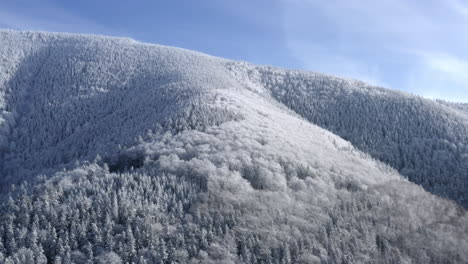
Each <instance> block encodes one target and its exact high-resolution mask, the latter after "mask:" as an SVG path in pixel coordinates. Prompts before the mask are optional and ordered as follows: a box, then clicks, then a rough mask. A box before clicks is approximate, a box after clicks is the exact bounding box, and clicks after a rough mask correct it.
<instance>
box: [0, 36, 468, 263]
mask: <svg viewBox="0 0 468 264" xmlns="http://www.w3.org/2000/svg"><path fill="white" fill-rule="evenodd" d="M0 66H1V67H0V117H1V119H0V127H1V128H0V139H1V163H0V165H1V167H0V169H1V170H0V171H1V175H2V177H1V179H0V182H1V184H2V186H3V189H4V190H3V196H4V197H5V199H3V200H4V202H2V205H1V209H0V210H1V212H2V213H1V214H0V215H1V216H0V219H1V220H0V221H1V225H0V263H2V262H5V263H93V262H94V263H126V262H128V263H131V262H133V263H466V259H468V253H467V251H466V249H467V248H468V236H467V234H468V216H467V214H466V211H465V209H463V208H462V207H460V206H458V205H457V204H456V203H454V202H452V201H449V200H446V199H442V198H440V197H438V196H435V195H432V194H430V193H428V192H426V191H425V190H424V189H423V188H421V187H420V186H418V185H417V184H414V183H411V182H409V181H408V180H406V179H405V178H404V177H402V176H401V175H400V174H399V173H398V171H397V170H395V169H393V168H392V167H391V166H394V167H395V168H397V169H401V168H399V167H397V166H395V164H394V163H392V162H393V161H394V159H395V156H394V154H393V153H392V152H390V153H389V154H388V157H389V159H388V160H385V158H382V157H381V156H379V155H378V153H379V151H381V150H382V149H380V146H379V147H375V145H369V148H366V146H367V145H365V144H364V145H360V144H359V141H356V139H355V138H354V137H353V135H355V133H353V132H347V133H348V134H344V133H345V132H342V130H344V129H349V128H353V129H361V130H359V131H360V132H366V133H369V131H372V132H373V131H374V130H365V129H363V128H361V127H360V126H357V127H356V124H355V123H356V121H354V119H353V120H350V121H352V122H350V125H343V126H342V127H341V126H339V124H341V123H340V122H344V121H346V118H347V117H353V116H352V115H351V114H352V113H356V112H350V113H349V114H350V116H344V114H340V113H341V112H340V111H341V109H342V108H341V107H342V105H346V102H347V101H346V100H347V99H346V97H344V98H341V97H343V96H342V92H347V93H355V94H354V96H355V97H353V98H354V99H352V100H350V101H353V102H354V100H359V98H360V95H363V94H366V93H371V94H373V93H381V94H382V95H381V97H374V96H366V97H364V96H362V97H364V98H362V99H361V100H363V101H362V102H360V103H361V105H364V100H367V101H369V102H368V104H369V105H372V107H377V106H378V105H381V103H380V101H377V100H378V99H379V100H383V101H385V100H388V101H391V102H397V101H399V100H400V99H401V98H404V99H405V100H407V101H405V102H403V103H402V104H404V105H409V104H410V101H418V102H420V103H415V104H414V106H413V107H414V108H415V109H419V110H415V113H421V112H424V111H425V109H426V108H424V109H420V108H421V105H423V106H424V105H429V106H431V107H432V108H431V109H433V108H434V107H433V104H436V103H434V102H431V101H428V100H425V99H421V98H415V97H411V96H408V95H403V94H398V93H396V92H391V91H389V90H384V89H379V88H373V87H367V86H365V85H363V84H361V83H356V82H351V81H347V80H341V79H338V78H331V77H327V76H325V75H320V74H315V73H296V72H291V71H283V70H277V69H272V68H268V67H257V66H253V65H249V64H245V63H239V62H232V61H228V60H224V59H220V58H215V57H211V56H208V55H204V54H201V53H197V52H192V51H188V50H182V49H177V48H172V47H164V46H158V45H151V44H144V43H139V42H136V41H133V40H130V39H122V38H110V37H103V36H87V35H74V34H56V33H37V32H16V31H0ZM272 75H275V76H280V79H281V78H282V79H283V80H284V82H282V81H279V82H278V83H276V82H275V83H273V82H270V79H274V78H272V77H271V76H272ZM314 76H315V77H317V78H319V79H321V80H323V81H322V82H318V83H311V84H310V85H309V84H307V81H308V80H310V78H312V80H314V79H313V78H314ZM296 80H297V82H301V83H306V84H305V86H304V87H305V88H304V89H301V91H304V92H303V94H301V96H298V97H294V98H298V99H299V98H302V99H306V100H309V99H311V101H310V103H307V101H305V100H304V101H301V103H291V100H290V99H284V98H283V97H282V96H280V94H283V93H285V94H288V93H291V94H292V95H294V96H296V95H297V94H295V93H293V92H295V91H296V88H294V87H291V88H290V87H288V86H287V85H284V83H289V82H295V81H296ZM335 83H344V84H345V85H342V86H339V88H338V87H337V88H336V89H333V88H332V87H336V86H335V85H334V84H335ZM321 87H322V88H323V89H326V90H325V91H324V94H323V96H322V97H320V98H321V99H323V102H324V104H325V106H323V108H320V109H318V110H320V112H321V113H329V115H330V117H329V116H327V115H322V117H320V116H319V115H312V114H310V112H314V111H317V109H315V108H312V106H314V105H315V103H316V101H313V100H316V99H313V100H312V97H314V95H315V96H317V93H316V91H315V89H318V90H320V89H322V88H321ZM335 90H336V92H334V91H335ZM328 92H330V93H328ZM309 93H310V94H309ZM392 94H393V95H394V96H393V97H392ZM390 97H391V98H390ZM288 98H292V97H288ZM385 98H389V99H385ZM399 98H400V99H399ZM298 99H294V100H298ZM327 100H329V101H327ZM374 100H376V101H375V102H374ZM317 101H318V99H317ZM335 101H336V102H339V103H337V104H331V103H330V102H335ZM373 104H375V105H376V106H373ZM309 105H311V106H309ZM326 107H328V108H326ZM302 109H305V110H302ZM349 109H350V110H349V111H358V109H359V107H357V106H356V107H355V108H352V107H349ZM372 109H374V108H372ZM439 109H443V110H444V111H443V112H441V113H439V112H438V111H439ZM361 111H364V110H361ZM395 111H396V110H395ZM405 111H406V110H403V109H402V111H401V114H402V115H404V114H405V113H406V112H405ZM434 112H437V113H431V114H430V117H433V116H435V117H437V118H438V117H439V116H442V115H444V116H447V119H448V120H450V122H448V123H444V122H441V123H437V122H438V120H437V119H434V120H435V121H434V122H436V121H437V122H436V123H434V122H433V121H431V120H427V118H424V119H423V118H422V117H421V118H420V120H421V122H422V124H421V125H420V128H426V127H427V126H431V127H432V126H434V129H435V130H436V131H438V130H437V129H440V131H447V130H448V132H447V133H446V134H440V133H439V134H438V135H440V139H441V140H444V139H446V138H448V139H447V140H452V141H456V143H459V144H460V145H461V146H462V147H461V148H460V149H461V150H463V151H464V150H466V148H465V149H463V147H466V141H464V138H463V135H460V134H457V133H459V132H460V131H461V132H460V133H462V132H463V130H461V129H465V128H466V126H465V125H466V123H464V122H465V121H464V120H466V119H464V118H466V116H465V115H464V112H463V110H462V108H455V107H452V106H451V105H450V104H449V103H446V105H445V106H440V108H434ZM346 114H348V112H346ZM383 114H384V113H382V114H381V115H383ZM366 116H368V117H369V121H366V122H374V120H373V119H372V118H374V116H372V115H364V114H363V115H356V116H354V118H357V119H356V120H358V121H359V120H363V119H365V117H366ZM418 118H419V117H418ZM336 119H339V120H342V121H339V120H338V121H337V120H336ZM320 120H326V121H323V123H322V122H321V121H320ZM319 121H320V122H319ZM384 121H385V119H384V118H382V119H381V120H380V119H379V122H380V123H383V122H384ZM426 121H427V122H428V123H425V122H426ZM333 122H335V123H333ZM404 122H407V121H404ZM346 124H347V123H346ZM404 124H405V123H404ZM446 124H447V125H446ZM399 125H400V124H399ZM320 126H323V128H322V127H320ZM338 127H339V129H338ZM364 127H366V126H364ZM387 127H388V131H389V133H393V131H400V130H401V128H400V127H398V128H394V127H393V123H389V124H387V126H386V127H384V129H383V130H386V129H387ZM324 128H326V129H328V130H325V129H324ZM335 128H336V129H335ZM452 128H453V130H450V129H452ZM329 130H330V131H331V132H330V131H329ZM352 131H354V130H352ZM417 131H419V130H418V129H417V128H414V127H408V133H409V134H408V135H407V137H410V138H412V137H417V135H418V134H411V133H425V132H421V131H419V132H417ZM332 132H334V133H335V134H336V135H335V134H333V133H332ZM449 132H450V133H449ZM455 132H456V133H455ZM356 133H358V132H356ZM347 135H350V136H347ZM431 135H432V134H431ZM465 135H466V134H465ZM340 136H341V137H340ZM368 137H372V138H373V139H372V140H374V137H375V138H379V137H381V136H379V135H371V133H370V134H369V135H368ZM383 138H385V139H386V138H387V137H383ZM345 139H346V140H349V142H348V141H346V140H345ZM375 140H376V139H375ZM457 140H458V141H457ZM452 141H449V142H452ZM350 142H351V143H350ZM365 142H367V141H365ZM385 142H386V141H385ZM389 142H390V143H388V144H389V146H391V148H392V147H394V144H397V145H398V144H400V141H398V140H396V141H395V140H393V141H391V140H389ZM353 144H354V145H355V146H356V147H357V148H355V147H354V146H353ZM464 144H465V145H464ZM358 148H359V149H360V150H359V149H358ZM392 151H393V149H392ZM366 152H368V153H369V154H367V153H366ZM376 153H377V154H376ZM463 153H464V152H461V153H460V155H459V156H457V158H460V159H463V158H465V156H464V154H463ZM373 157H374V158H373ZM384 157H387V156H384ZM417 157H418V156H417V155H413V156H409V157H408V158H407V159H405V160H406V161H407V162H413V160H415V159H416V158H417ZM377 159H380V160H383V161H386V162H388V163H389V165H391V166H389V165H387V164H385V163H383V162H380V161H378V160H377ZM456 160H457V159H456ZM457 161H458V160H457ZM425 162H426V161H421V164H423V165H421V167H423V168H426V167H424V166H428V165H427V163H425ZM460 162H461V161H460ZM461 164H462V163H457V164H455V165H454V166H456V167H457V169H459V170H460V171H462V167H458V165H461ZM444 168H445V167H444ZM449 168H451V167H449ZM409 169H414V170H416V169H419V167H409ZM417 171H418V172H419V170H417ZM403 172H404V171H402V173H403ZM403 174H404V173H403ZM454 175H455V176H454V177H453V178H451V177H446V178H445V179H446V184H447V185H458V184H460V182H459V181H460V180H463V177H465V176H466V175H463V172H461V173H460V174H455V173H454ZM429 177H435V176H432V175H430V176H429ZM431 179H432V178H431ZM411 180H413V181H415V182H418V181H417V178H416V177H415V178H412V179H411ZM20 182H23V183H22V184H21V185H19V183H20ZM11 183H14V184H16V185H18V186H15V187H13V188H12V187H8V186H9V184H11ZM418 183H421V184H422V185H423V186H424V187H425V188H427V186H425V185H424V182H422V181H421V182H418ZM464 183H465V184H466V181H465V182H464ZM441 186H446V185H443V182H442V183H441ZM444 188H446V189H444V190H454V192H456V190H458V189H454V188H453V187H450V188H449V187H444ZM460 188H462V187H460ZM427 189H428V190H430V191H433V192H434V193H438V191H437V190H436V189H434V190H432V189H429V188H427ZM443 194H445V193H443ZM457 195H458V194H456V195H454V196H450V195H446V196H448V197H452V198H454V199H456V200H457V201H458V202H460V203H461V204H463V202H464V201H465V200H463V199H458V198H459V196H457Z"/></svg>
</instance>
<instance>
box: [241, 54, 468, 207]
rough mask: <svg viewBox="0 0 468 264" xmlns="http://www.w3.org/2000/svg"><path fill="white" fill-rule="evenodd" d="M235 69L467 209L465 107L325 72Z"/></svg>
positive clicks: (467, 115) (467, 123) (309, 117)
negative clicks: (333, 75) (373, 85)
mask: <svg viewBox="0 0 468 264" xmlns="http://www.w3.org/2000/svg"><path fill="white" fill-rule="evenodd" d="M232 69H233V70H234V71H236V72H237V74H243V75H244V77H243V78H248V79H249V80H250V81H252V80H253V81H254V82H256V83H257V85H260V86H262V87H265V88H266V89H268V90H269V92H270V94H271V96H272V97H273V98H275V99H276V100H278V101H280V102H282V103H284V104H285V105H287V106H288V107H289V108H291V109H292V110H294V111H295V112H296V113H298V114H299V115H300V116H302V117H304V118H305V119H307V120H309V121H310V122H312V123H314V124H317V125H319V126H321V127H323V128H325V129H327V130H330V131H331V132H333V133H335V134H336V135H338V136H340V137H341V138H343V139H345V140H348V141H350V142H351V143H352V144H353V145H354V146H356V147H357V148H359V149H360V150H361V151H363V152H365V153H368V154H370V155H371V156H372V157H373V158H375V159H378V160H380V161H382V162H384V163H386V164H388V165H390V166H392V167H393V168H395V169H397V170H398V171H399V172H400V173H401V174H402V175H404V176H405V177H407V178H408V179H409V180H411V181H413V182H415V183H417V184H419V185H421V186H423V187H424V188H425V189H426V190H427V191H429V192H432V193H434V194H436V195H439V196H442V197H447V198H450V199H452V200H455V201H457V202H458V203H459V204H461V205H463V206H464V207H465V208H466V207H468V112H466V109H467V108H466V104H455V103H449V102H444V101H433V100H428V99H424V98H422V97H417V96H412V95H409V94H405V93H402V92H397V91H392V90H388V89H382V88H379V87H372V86H369V85H366V84H365V83H362V82H359V81H353V80H345V79H340V78H336V77H332V76H327V75H323V74H316V73H308V72H299V71H285V70H281V69H275V68H271V67H257V66H253V65H246V64H240V66H237V65H236V64H235V63H234V64H233V66H232Z"/></svg>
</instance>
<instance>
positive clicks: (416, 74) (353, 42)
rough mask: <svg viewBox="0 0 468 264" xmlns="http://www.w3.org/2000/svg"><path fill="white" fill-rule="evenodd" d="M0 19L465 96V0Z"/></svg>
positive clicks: (34, 9) (190, 5) (250, 5)
mask: <svg viewBox="0 0 468 264" xmlns="http://www.w3.org/2000/svg"><path fill="white" fill-rule="evenodd" d="M0 27H2V28H14V29H29V30H46V31H63V32H79V33H96V34H105V35H113V36H126V37H131V38H134V39H137V40H140V41H145V42H151V43H158V44H164V45H171V46H177V47H183V48H187V49H193V50H198V51H202V52H205V53H208V54H212V55H216V56H221V57H225V58H231V59H236V60H245V61H249V62H253V63H257V64H269V65H275V66H280V67H287V68H296V69H305V70H312V71H318V72H324V73H329V74H334V75H339V76H345V77H350V78H356V79H361V80H364V81H367V82H369V83H371V84H376V85H380V86H384V87H387V88H392V89H399V90H404V91H407V92H411V93H414V94H419V95H422V96H425V97H429V98H441V99H446V100H451V101H459V102H468V49H467V47H468V1H466V0H440V1H434V0H379V1H375V0H326V1H323V0H236V1H234V0H232V1H231V0H171V1H158V0H144V1H138V0H134V1H123V0H113V1H109V0H100V1H97V0H80V1H68V0H62V1H59V0H28V1H26V0H0Z"/></svg>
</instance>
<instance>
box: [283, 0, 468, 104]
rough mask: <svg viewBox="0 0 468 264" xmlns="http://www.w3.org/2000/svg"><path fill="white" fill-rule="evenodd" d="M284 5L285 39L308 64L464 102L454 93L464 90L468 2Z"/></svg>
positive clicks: (305, 0)
mask: <svg viewBox="0 0 468 264" xmlns="http://www.w3.org/2000/svg"><path fill="white" fill-rule="evenodd" d="M282 3H283V7H284V8H283V9H284V17H283V19H284V21H283V22H284V23H283V24H284V31H285V33H286V42H287V43H288V47H289V49H290V52H291V53H292V54H293V55H294V56H296V57H297V58H298V59H301V60H302V61H303V62H304V65H305V66H306V68H308V69H311V70H315V71H325V72H329V73H332V74H338V75H340V74H342V75H345V76H347V77H354V78H358V79H363V80H366V79H368V80H369V79H370V80H372V81H371V82H373V83H374V84H375V83H377V84H380V85H383V86H387V87H390V88H398V89H402V90H406V91H409V92H413V93H417V94H420V95H423V96H430V97H434V95H435V96H436V97H440V98H445V99H452V98H464V99H462V100H466V101H468V96H464V97H463V96H460V95H461V94H463V93H466V94H468V77H466V76H467V75H468V66H467V65H468V63H467V61H466V60H465V59H464V58H468V52H467V51H466V46H468V16H467V14H468V7H467V5H465V4H464V3H462V1H460V0H447V1H432V0H428V1H424V2H416V1H403V0H381V1H372V0H334V1H319V0H282ZM317 50H319V51H320V52H317ZM407 50H416V51H418V52H411V53H408V52H407ZM441 54H442V55H441ZM337 58H339V59H337ZM333 64H334V65H333ZM350 75H351V76H350ZM386 83H388V84H389V85H386ZM418 84H419V85H420V86H418Z"/></svg>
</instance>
